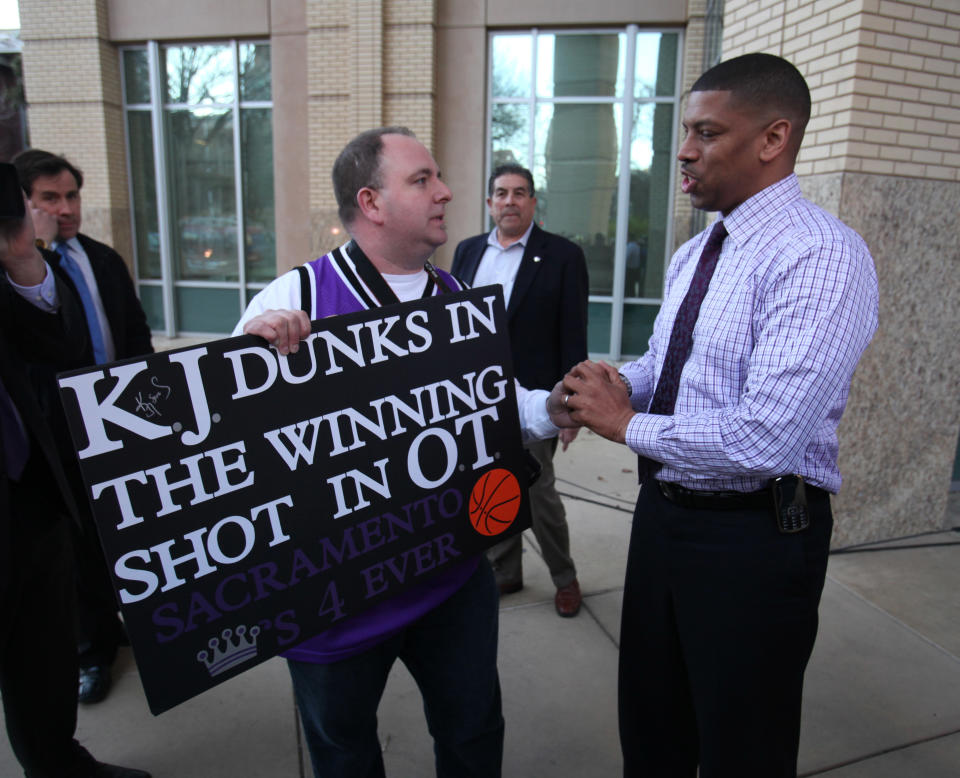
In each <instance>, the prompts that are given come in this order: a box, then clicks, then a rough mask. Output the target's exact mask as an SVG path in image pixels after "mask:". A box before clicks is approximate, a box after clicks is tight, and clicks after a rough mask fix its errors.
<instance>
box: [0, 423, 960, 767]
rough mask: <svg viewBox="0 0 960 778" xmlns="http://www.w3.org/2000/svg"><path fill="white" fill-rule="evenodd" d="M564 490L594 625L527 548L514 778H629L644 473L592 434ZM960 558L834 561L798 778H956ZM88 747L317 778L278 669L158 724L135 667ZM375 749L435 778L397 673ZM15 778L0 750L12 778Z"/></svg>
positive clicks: (575, 456)
mask: <svg viewBox="0 0 960 778" xmlns="http://www.w3.org/2000/svg"><path fill="white" fill-rule="evenodd" d="M557 472H558V476H559V478H560V489H561V491H562V492H564V493H565V495H567V496H566V498H565V503H566V505H567V511H568V516H569V521H570V528H571V538H572V547H573V555H574V558H575V560H576V562H577V565H578V568H579V580H580V584H581V587H582V589H583V592H584V595H585V600H584V608H583V610H582V611H581V613H580V615H579V616H578V617H577V618H574V619H561V618H559V617H558V616H556V614H555V612H554V609H553V588H552V585H551V582H550V578H549V575H548V574H547V570H546V568H545V566H544V565H543V563H542V561H541V560H540V558H539V553H538V549H537V546H536V542H535V540H534V539H533V537H532V533H529V532H528V533H526V537H525V543H524V550H525V554H526V556H525V557H524V577H525V584H526V586H525V588H524V590H523V591H522V592H520V593H518V594H515V595H510V596H508V597H505V598H504V599H503V600H502V603H501V613H500V673H501V682H502V685H503V697H504V715H505V717H506V720H507V741H506V749H505V757H504V776H506V777H507V778H541V777H543V778H572V777H573V776H577V777H578V778H582V777H583V776H589V777H590V778H606V777H607V776H617V775H619V774H620V770H621V761H620V752H619V742H618V735H617V717H616V664H617V637H618V633H619V613H620V603H621V594H622V585H623V570H624V564H625V560H626V553H627V540H628V538H629V534H630V520H631V515H632V506H633V501H634V498H635V497H636V492H637V486H636V482H635V481H636V470H635V460H634V458H633V456H632V455H630V453H629V452H628V451H627V450H626V449H624V448H622V447H619V446H615V445H613V444H611V443H608V442H607V441H604V440H602V439H600V438H598V437H596V436H595V435H593V434H591V433H589V432H585V433H581V436H580V438H579V439H578V440H577V441H576V442H575V443H574V444H573V445H572V446H571V447H570V449H569V450H568V451H567V452H566V453H565V454H558V455H557ZM951 505H952V508H951V511H950V512H949V514H948V517H947V520H946V521H947V523H948V524H949V525H950V526H958V525H960V501H954V502H952V504H951ZM958 541H960V533H958V532H951V531H944V532H943V533H939V534H935V535H929V536H924V537H921V538H913V539H905V540H901V541H897V542H892V543H887V544H881V545H879V546H873V547H871V548H872V549H876V550H870V551H859V552H857V553H848V554H836V555H834V556H833V557H832V558H831V562H830V567H829V572H828V580H827V585H826V589H825V591H824V596H823V602H822V605H821V608H820V614H821V627H820V635H819V638H818V641H817V646H816V648H815V650H814V655H813V658H812V660H811V663H810V667H809V670H808V672H807V683H806V699H805V706H804V718H803V734H802V738H801V748H800V771H801V774H802V775H807V776H812V775H817V776H828V778H866V777H867V776H869V778H894V776H895V777H896V778H914V777H916V778H955V776H957V775H960V598H958V592H960V545H948V544H950V543H957V542H958ZM928 544H929V545H928ZM917 546H925V547H917ZM77 735H78V737H79V738H80V740H81V741H82V742H83V743H84V744H85V745H86V746H87V747H88V748H89V749H90V750H91V751H92V752H93V753H94V755H96V756H97V757H98V758H100V759H103V760H106V761H110V762H114V763H117V764H127V765H131V766H136V767H141V768H143V769H147V770H150V771H151V772H152V773H153V775H154V776H155V778H221V777H223V778H225V777H226V776H231V777H232V778H238V777H240V778H245V777H247V776H249V777H250V778H261V777H262V778H296V777H297V776H309V775H311V771H310V766H309V758H308V757H307V755H306V753H305V752H304V751H303V750H302V748H301V741H300V733H299V731H298V727H297V723H296V712H295V708H294V704H293V697H292V693H291V688H290V680H289V677H288V675H287V672H286V666H285V664H284V662H283V661H282V660H279V659H273V660H270V661H269V662H266V663H264V664H261V665H260V666H258V667H256V668H254V669H253V670H251V671H250V672H247V673H245V674H243V675H241V676H239V677H237V678H234V679H232V680H231V681H229V682H227V683H225V684H223V685H221V686H219V687H217V688H216V689H213V690H211V691H209V692H206V693H205V694H203V695H201V696H199V697H197V698H194V699H193V700H190V701H188V702H187V703H184V704H183V705H180V706H178V707H176V708H174V709H173V710H171V711H168V712H166V713H164V714H162V715H160V716H158V717H153V716H152V715H151V714H150V713H149V711H148V709H147V706H146V702H145V701H144V698H143V693H142V690H141V688H140V682H139V679H138V677H137V673H136V668H135V666H134V663H133V660H132V657H131V656H130V654H129V652H127V653H126V654H124V655H123V656H122V657H121V659H120V661H119V662H118V665H117V671H116V683H115V688H114V690H113V692H112V693H111V695H110V696H109V697H108V699H107V700H106V701H105V702H103V703H101V704H99V705H96V706H93V707H83V708H81V710H80V723H79V727H78V732H77ZM380 735H381V741H382V744H383V748H384V754H385V761H386V765H387V774H388V775H390V776H392V778H420V776H425V777H426V776H431V775H433V755H432V746H431V741H430V738H429V735H428V733H427V731H426V725H425V723H424V719H423V713H422V710H421V705H420V698H419V694H418V692H417V690H416V687H415V686H414V684H413V681H412V680H411V678H410V676H409V675H408V674H407V672H406V670H405V669H404V668H403V667H402V666H398V667H396V668H395V670H394V672H393V674H392V676H391V679H390V682H389V684H388V687H387V690H386V693H385V694H384V698H383V702H382V704H381V707H380ZM20 774H21V773H20V771H19V768H18V766H17V764H16V762H15V760H14V759H13V757H12V755H11V754H10V751H9V746H8V745H7V743H6V740H5V739H2V740H0V776H3V777H6V776H16V775H20Z"/></svg>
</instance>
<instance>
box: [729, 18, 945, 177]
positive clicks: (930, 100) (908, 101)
mask: <svg viewBox="0 0 960 778" xmlns="http://www.w3.org/2000/svg"><path fill="white" fill-rule="evenodd" d="M725 18H726V26H725V29H724V58H728V57H732V56H735V55H737V54H743V53H745V52H748V51H769V52H772V53H774V54H779V55H781V56H783V57H786V58H787V59H789V60H790V61H791V62H793V63H794V64H795V65H796V66H797V67H798V68H799V69H800V71H801V72H802V73H803V74H804V76H805V77H806V78H807V81H808V83H809V84H810V90H811V94H812V97H813V101H814V104H815V106H816V110H815V113H814V117H813V119H812V121H811V122H810V126H809V127H808V130H807V138H806V140H805V142H804V148H803V151H802V153H801V155H800V163H799V165H798V173H800V174H801V175H804V174H810V173H830V172H835V171H841V170H842V171H857V172H863V173H880V174H884V175H894V176H907V177H910V178H924V179H931V180H942V181H958V180H960V3H958V2H957V0H900V2H888V1H887V0H856V1H855V2H851V0H801V1H800V2H797V1H796V0H792V1H791V2H786V1H785V0H777V1H776V2H771V1H770V0H728V2H727V4H726V14H725Z"/></svg>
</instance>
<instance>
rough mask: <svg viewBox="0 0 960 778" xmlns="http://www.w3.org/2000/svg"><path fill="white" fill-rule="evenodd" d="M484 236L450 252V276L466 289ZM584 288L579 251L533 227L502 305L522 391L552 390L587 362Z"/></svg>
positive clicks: (584, 273)
mask: <svg viewBox="0 0 960 778" xmlns="http://www.w3.org/2000/svg"><path fill="white" fill-rule="evenodd" d="M488 235H489V233H484V234H482V235H475V236H474V237H472V238H467V240H464V241H461V242H460V245H458V246H457V249H456V251H455V252H454V255H453V274H454V275H455V276H457V277H458V278H461V279H463V280H464V281H466V282H467V283H468V284H472V283H473V279H474V277H475V276H476V274H477V268H478V267H479V265H480V260H481V259H482V258H483V253H484V251H486V248H487V236H488ZM588 289H589V287H588V283H587V262H586V259H585V258H584V256H583V250H582V249H581V248H580V247H579V246H578V245H577V244H576V243H573V242H571V241H569V240H567V239H566V238H562V237H560V236H559V235H554V234H553V233H550V232H546V231H544V230H541V229H540V228H539V227H538V226H537V225H534V226H533V231H532V232H531V233H530V240H529V241H527V246H526V249H525V250H524V252H523V258H522V259H521V260H520V267H519V268H518V269H517V277H516V279H515V280H514V283H513V292H512V293H511V295H510V301H509V303H508V305H507V327H508V329H509V332H510V345H511V350H512V352H513V369H514V375H516V377H517V380H518V381H520V384H521V385H522V386H524V387H526V388H527V389H552V388H553V385H554V384H555V383H556V382H557V381H559V380H560V379H561V378H563V376H564V374H566V372H567V371H568V370H569V369H570V368H571V367H573V366H574V365H575V364H577V363H578V362H581V361H583V360H584V359H586V358H587V294H588Z"/></svg>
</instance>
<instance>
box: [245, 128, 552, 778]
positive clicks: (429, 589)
mask: <svg viewBox="0 0 960 778" xmlns="http://www.w3.org/2000/svg"><path fill="white" fill-rule="evenodd" d="M333 185H334V190H335V193H336V197H337V203H338V206H339V212H340V219H341V221H342V222H343V224H344V225H345V226H346V228H347V230H348V232H349V233H350V236H351V238H352V240H351V241H350V242H349V243H348V244H346V245H345V246H342V247H341V248H338V249H336V250H335V251H332V252H331V253H329V254H327V255H325V256H323V257H321V258H320V259H317V260H314V261H312V262H309V263H307V264H306V265H304V266H302V267H300V268H297V269H296V270H293V271H291V272H289V273H287V274H286V275H284V276H281V277H280V278H278V279H277V280H276V281H274V282H273V283H272V284H270V286H268V287H267V288H266V289H264V290H263V291H262V292H260V294H258V295H257V296H256V297H255V298H254V299H253V300H252V301H251V303H250V306H249V307H248V309H247V311H246V313H245V314H244V316H243V318H242V319H241V321H240V323H239V324H238V325H237V328H236V330H235V331H234V334H240V333H241V332H242V333H246V334H251V335H259V336H261V337H263V338H265V339H266V340H267V341H268V342H269V343H270V344H271V345H273V346H274V347H275V348H276V349H277V350H278V351H279V352H280V353H281V354H288V353H291V352H296V351H297V350H298V348H299V342H300V341H301V340H303V339H304V338H306V337H307V336H308V335H309V334H310V320H311V319H319V318H323V317H326V316H332V315H336V314H344V313H351V312H356V311H362V310H366V309H370V308H375V307H379V306H382V305H389V304H391V303H397V302H407V301H410V300H415V299H418V298H422V297H429V296H431V295H434V294H438V293H442V292H444V291H455V290H458V289H459V288H460V286H459V284H458V283H457V282H456V280H455V279H454V278H453V277H452V276H450V275H449V274H448V273H445V272H444V271H441V270H436V269H435V268H433V266H432V265H426V270H425V263H426V262H427V260H428V259H429V257H430V256H431V255H432V254H433V252H434V251H435V250H436V248H437V247H438V246H440V245H442V244H443V243H444V242H445V241H446V239H447V233H446V227H445V225H444V211H445V207H446V204H447V202H449V200H450V198H451V196H452V195H451V192H450V189H449V188H448V187H447V186H446V184H445V183H444V182H443V181H442V180H441V178H440V171H439V169H438V167H437V163H436V162H435V161H434V159H433V157H432V156H431V154H430V153H429V152H428V151H427V149H426V148H425V147H424V146H423V145H422V144H420V143H419V141H417V140H416V139H415V138H414V137H413V134H412V133H411V132H410V131H409V130H407V129H405V128H401V127H387V128H380V129H376V130H370V131H368V132H365V133H362V134H361V135H359V136H357V137H356V138H354V139H353V140H352V141H351V142H350V143H349V144H347V146H346V148H344V150H343V151H342V152H341V153H340V155H339V157H338V158H337V161H336V162H335V163H334V167H333ZM517 394H518V401H519V404H520V419H521V426H522V427H523V428H524V430H525V432H526V433H527V434H529V435H530V436H531V437H537V438H543V437H550V436H554V435H556V434H557V428H556V427H554V426H553V424H552V423H551V422H550V420H549V417H548V416H547V412H546V398H547V393H546V392H544V391H536V392H526V391H524V390H522V389H520V388H518V390H517ZM554 410H556V409H554ZM497 617H498V594H497V589H496V586H495V584H494V579H493V574H492V572H491V569H490V566H489V564H488V563H487V562H486V560H485V559H483V558H482V557H481V556H476V557H473V558H471V559H468V560H467V561H465V562H462V563H458V564H456V565H453V566H451V567H449V568H448V569H447V570H445V571H444V572H441V573H438V574H437V575H436V576H434V577H433V578H431V579H429V580H427V581H425V582H423V583H420V584H415V585H414V586H412V587H411V588H409V589H406V590H405V591H403V592H402V593H401V594H399V595H397V596H396V597H393V598H391V599H389V600H386V601H384V602H382V603H380V604H379V605H376V606H374V607H372V608H371V609H369V610H367V611H365V612H363V613H361V614H359V615H357V616H354V617H352V618H350V619H348V620H347V621H346V622H345V623H343V624H342V625H341V624H338V625H335V626H334V627H332V628H330V629H328V630H327V631H325V632H323V633H321V634H320V635H318V636H316V637H314V638H312V639H310V640H308V641H306V642H305V643H302V644H300V645H299V646H297V647H296V648H295V649H293V650H291V651H288V652H286V653H285V654H284V656H286V658H287V659H288V661H289V666H290V673H291V676H292V678H293V685H294V691H295V694H296V698H297V705H298V707H299V710H300V715H301V718H302V720H303V725H304V729H305V731H306V734H307V743H308V747H309V749H310V755H311V759H312V761H313V766H314V772H315V774H316V775H317V776H320V775H322V776H325V778H326V777H327V776H377V775H380V776H382V775H383V774H384V767H383V758H382V755H381V749H380V743H379V740H378V738H377V723H376V712H377V707H378V705H379V701H380V697H381V695H382V693H383V689H384V686H385V684H386V681H387V676H388V674H389V672H390V668H391V666H392V665H393V663H394V661H396V659H398V658H399V659H401V660H402V661H403V662H404V664H405V665H406V666H407V668H408V669H409V670H410V672H411V674H412V675H413V677H414V679H415V680H416V682H417V684H418V686H419V688H420V690H421V693H422V694H423V698H424V708H425V712H426V716H427V723H428V725H429V729H430V732H431V734H432V735H433V738H434V742H435V748H434V750H435V753H436V768H437V775H438V776H450V777H451V778H452V777H453V776H458V777H459V776H484V777H487V776H499V775H500V765H501V760H502V755H503V732H504V722H503V716H502V713H501V705H500V682H499V678H498V675H497V667H496V657H497V630H498V618H497Z"/></svg>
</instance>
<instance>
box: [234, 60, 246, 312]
mask: <svg viewBox="0 0 960 778" xmlns="http://www.w3.org/2000/svg"><path fill="white" fill-rule="evenodd" d="M232 50H233V185H234V197H235V199H236V211H237V262H238V264H239V268H238V274H237V278H238V280H239V284H240V288H239V289H238V293H239V295H240V311H239V312H238V314H237V317H238V318H239V317H240V315H241V314H242V313H243V311H244V310H245V309H246V307H247V292H246V289H247V257H246V244H245V242H244V222H243V166H242V165H241V163H240V44H239V43H238V42H237V41H233V46H232Z"/></svg>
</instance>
